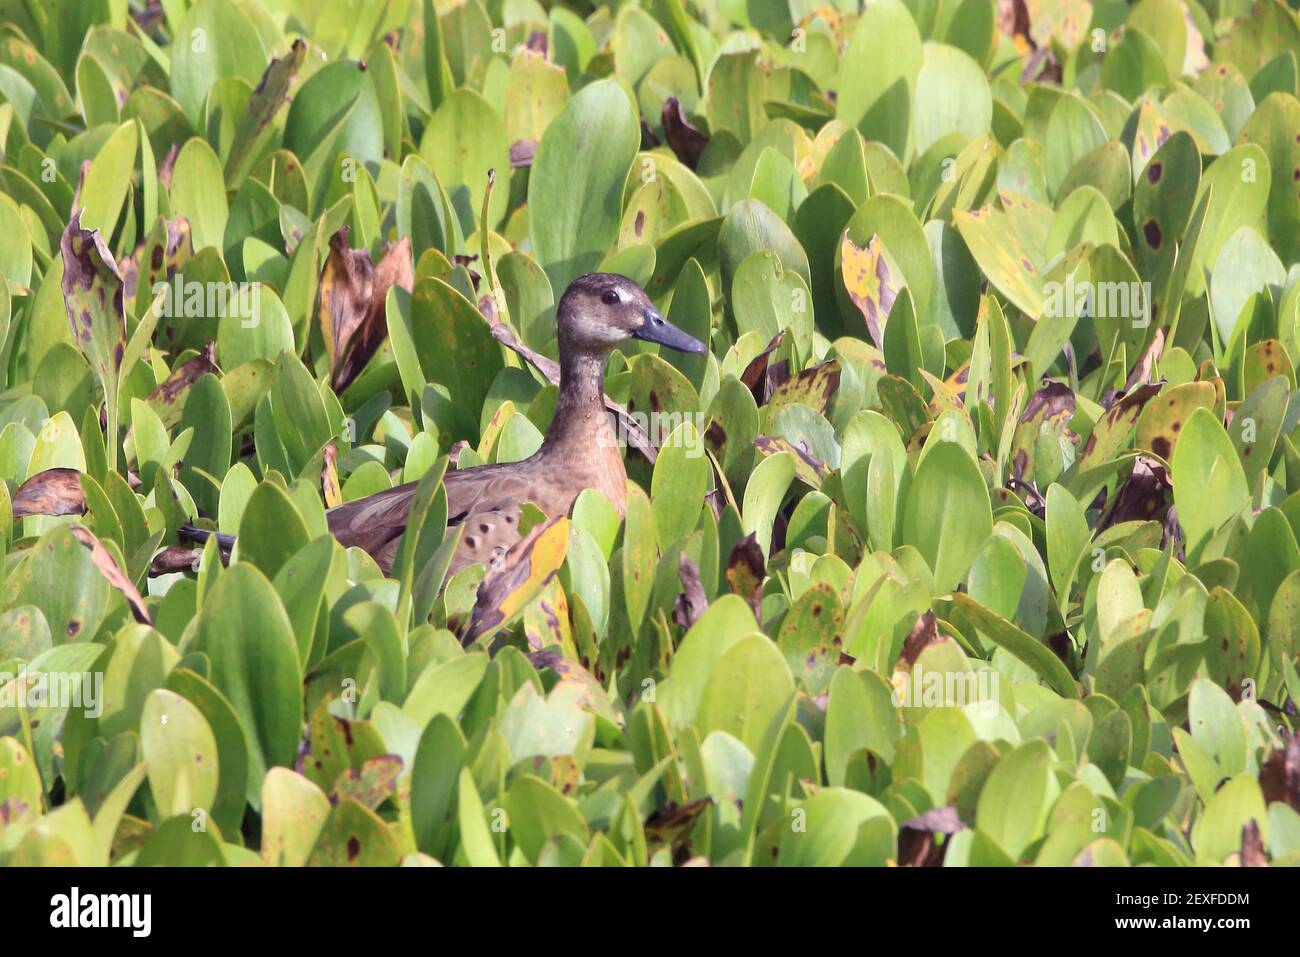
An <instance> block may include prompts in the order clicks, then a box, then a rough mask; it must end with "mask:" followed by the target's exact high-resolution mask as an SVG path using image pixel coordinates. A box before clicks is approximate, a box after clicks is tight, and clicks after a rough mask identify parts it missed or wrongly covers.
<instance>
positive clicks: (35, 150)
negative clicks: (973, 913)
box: [0, 0, 1300, 866]
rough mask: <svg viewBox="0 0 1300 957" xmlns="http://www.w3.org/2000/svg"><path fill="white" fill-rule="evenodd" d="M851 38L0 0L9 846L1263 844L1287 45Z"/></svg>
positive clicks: (1299, 677)
mask: <svg viewBox="0 0 1300 957" xmlns="http://www.w3.org/2000/svg"><path fill="white" fill-rule="evenodd" d="M858 7H859V4H858V3H857V2H856V0H825V3H820V4H819V3H815V2H813V0H788V2H786V0H770V2H748V3H746V2H742V0H639V2H610V3H606V4H602V5H600V6H595V7H593V6H591V5H590V4H588V3H583V2H578V3H574V4H558V3H557V4H553V5H552V4H542V3H540V2H538V0H460V2H447V3H444V2H441V0H439V2H436V3H435V2H433V0H387V2H379V0H330V2H328V3H321V2H316V0H161V2H159V0H150V2H148V3H145V2H142V0H130V2H128V0H80V2H77V3H60V2H58V0H0V21H5V22H4V23H3V26H2V27H0V154H2V155H3V166H2V167H0V272H2V273H3V276H4V279H5V282H4V283H0V338H2V340H3V352H2V353H0V376H3V377H4V381H3V386H4V392H3V394H0V478H3V479H4V481H3V482H2V483H0V549H2V550H3V555H4V562H3V579H2V581H0V861H5V862H8V863H11V864H17V863H26V864H53V863H66V862H79V863H82V864H103V863H108V862H110V861H111V862H113V863H119V864H131V863H135V864H157V863H162V864H175V863H225V864H257V863H270V864H303V863H312V864H334V863H339V864H397V863H399V862H401V863H408V864H409V863H414V864H419V863H432V862H435V861H437V862H442V863H447V864H452V863H455V864H496V863H509V864H555V863H559V864H576V863H579V862H581V863H585V864H598V865H609V864H646V863H651V864H668V863H682V862H684V861H687V860H690V859H702V860H706V861H710V862H713V863H716V864H773V863H776V864H877V865H883V864H890V863H899V864H917V865H922V864H924V865H933V864H938V863H942V864H945V865H948V866H954V865H964V864H983V865H988V864H1011V863H1015V862H1032V863H1036V864H1048V865H1051V864H1071V863H1075V864H1097V865H1114V864H1120V865H1122V864H1149V863H1154V864H1186V863H1220V862H1240V863H1245V864H1258V863H1263V862H1266V861H1272V862H1274V863H1291V864H1295V863H1300V737H1297V736H1296V734H1295V732H1294V730H1293V729H1294V727H1295V725H1296V722H1297V712H1296V703H1297V701H1300V674H1298V672H1297V668H1298V662H1300V546H1298V545H1297V540H1298V539H1300V400H1298V399H1297V396H1296V362H1297V361H1298V360H1300V101H1298V100H1297V56H1298V55H1300V17H1298V16H1297V13H1296V11H1295V9H1294V8H1293V7H1291V6H1288V5H1287V4H1286V3H1285V2H1282V0H1255V2H1250V0H1140V2H1137V3H1135V4H1132V5H1129V4H1128V3H1126V2H1123V0H1095V2H1092V3H1090V2H1088V0H955V2H952V3H942V2H939V0H869V2H868V3H866V4H864V5H863V9H862V10H859V9H858ZM596 269H600V270H603V271H610V272H618V273H622V274H624V275H627V276H629V277H631V278H633V279H635V280H636V281H637V282H639V283H640V284H641V285H642V286H643V287H644V288H645V289H646V290H647V292H648V293H649V295H650V296H651V297H652V298H653V300H654V302H655V303H656V304H657V305H658V306H659V307H660V309H661V310H662V312H663V313H664V314H665V315H666V316H667V317H668V318H669V320H670V321H671V322H673V323H674V324H676V325H677V326H679V327H681V328H682V329H684V330H686V331H687V332H689V333H690V334H692V335H694V336H696V337H698V338H699V339H701V340H704V341H706V342H708V343H709V345H710V349H711V352H710V354H709V355H707V356H691V355H686V354H683V353H672V352H669V351H668V350H664V351H663V353H662V354H660V352H659V350H658V349H657V348H656V347H654V346H649V345H646V344H638V345H637V346H636V347H634V348H622V349H620V350H619V351H617V352H616V353H615V354H614V356H613V358H612V360H611V362H610V366H609V369H608V376H607V379H606V391H607V393H608V394H609V396H610V397H611V399H612V400H613V401H614V402H615V403H616V404H618V405H619V406H620V409H619V411H618V416H619V418H618V422H619V430H620V435H623V436H625V437H627V438H628V440H629V443H630V447H629V448H628V450H627V452H626V462H627V468H628V472H629V476H630V483H631V484H630V486H629V495H628V503H627V514H626V517H625V518H623V517H621V516H619V515H618V513H617V512H616V511H615V509H613V508H612V507H611V506H610V505H609V503H608V502H606V501H605V499H603V498H602V497H600V496H599V495H598V494H596V493H594V492H587V493H584V495H583V496H582V497H581V498H580V499H579V501H578V502H577V504H576V506H575V507H574V509H573V510H572V514H571V515H569V516H544V515H541V514H537V513H536V511H535V510H533V511H528V510H527V509H526V513H527V516H528V520H529V524H530V525H532V526H533V527H534V528H537V529H540V533H539V534H538V535H535V536H533V537H532V539H531V547H529V548H526V549H521V550H516V551H515V552H512V553H511V554H510V556H509V557H508V559H507V561H506V563H505V566H503V567H500V568H494V569H493V570H492V571H491V572H485V569H484V568H483V567H482V566H476V567H473V568H470V569H468V570H466V571H462V572H460V573H458V574H456V575H455V576H452V577H451V578H450V580H449V581H446V582H445V583H444V578H445V577H446V576H445V572H446V569H447V568H448V561H449V557H450V550H451V549H452V548H454V547H455V542H456V540H457V536H458V535H460V534H461V530H460V529H459V528H457V527H455V526H454V524H453V526H452V527H449V526H448V514H447V512H448V509H447V499H446V494H445V490H444V489H443V488H442V486H441V484H440V480H441V476H442V475H444V474H445V470H446V469H448V468H466V467H470V466H473V465H477V464H482V463H490V462H506V461H513V460H517V459H521V458H524V457H526V456H527V455H529V454H530V453H532V452H533V451H534V450H535V449H536V448H537V447H538V445H539V443H540V441H541V438H542V434H543V432H544V431H545V428H546V426H547V424H548V422H549V420H550V417H551V414H552V411H553V409H554V407H555V399H556V378H557V376H556V369H555V365H554V362H553V360H554V358H555V356H556V343H555V334H554V328H555V303H556V301H557V299H558V298H559V295H560V293H562V292H563V290H564V288H565V287H566V285H567V284H568V283H569V281H570V280H572V279H573V278H575V277H576V276H578V275H580V274H582V273H585V272H588V271H591V270H596ZM647 438H648V439H650V440H651V441H647ZM656 446H657V448H656ZM420 479H423V482H422V484H421V486H420V489H419V492H418V494H417V495H416V497H415V506H414V508H413V509H412V513H411V523H410V525H409V527H408V529H407V531H406V533H405V535H404V537H403V539H402V542H401V549H400V552H399V557H398V560H397V564H396V565H395V567H394V569H393V571H392V573H391V574H390V575H385V574H384V573H383V572H382V571H381V570H380V568H379V567H378V565H377V564H376V563H375V561H373V560H372V558H371V557H370V556H368V555H367V554H366V553H364V552H362V551H360V550H358V549H355V548H353V549H344V548H343V547H342V546H341V545H339V544H338V542H337V541H336V540H335V539H334V538H332V537H331V536H329V535H328V534H327V531H326V516H325V511H326V509H327V508H328V507H330V506H332V505H336V504H339V503H341V502H345V501H350V500H354V499H357V498H360V497H363V496H366V495H370V494H372V493H375V492H379V491H382V490H384V489H387V488H390V487H391V486H393V485H394V484H398V483H401V482H407V481H415V480H420ZM193 529H198V530H208V531H218V532H220V533H222V536H221V537H218V536H211V537H208V538H207V539H206V543H205V544H202V545H200V544H197V543H196V539H200V538H202V536H201V535H200V534H197V533H196V532H195V531H193ZM227 536H229V537H227ZM231 538H234V539H235V544H234V547H233V551H231V550H230V549H229V542H230V539H231ZM227 551H231V553H230V554H223V553H224V552H227ZM485 574H487V575H489V576H491V578H490V580H489V581H487V582H486V584H484V586H483V588H482V589H480V587H479V586H480V582H481V581H483V579H484V576H485ZM444 585H445V587H444ZM476 604H477V607H476ZM466 639H469V640H468V641H466Z"/></svg>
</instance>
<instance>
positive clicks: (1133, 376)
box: [1124, 326, 1165, 392]
mask: <svg viewBox="0 0 1300 957" xmlns="http://www.w3.org/2000/svg"><path fill="white" fill-rule="evenodd" d="M1164 351H1165V330H1164V327H1163V326H1162V327H1161V328H1159V329H1157V330H1156V334H1155V336H1154V337H1153V338H1152V340H1151V345H1149V346H1147V348H1146V351H1145V352H1143V353H1142V357H1141V358H1140V359H1138V361H1137V362H1136V363H1134V365H1133V369H1132V371H1130V372H1129V374H1128V379H1127V381H1125V383H1124V391H1125V392H1128V391H1129V390H1131V389H1132V388H1133V387H1134V386H1136V385H1142V384H1144V383H1147V382H1150V381H1151V372H1152V370H1154V369H1155V366H1156V363H1157V362H1159V361H1160V357H1161V356H1162V355H1163V354H1164Z"/></svg>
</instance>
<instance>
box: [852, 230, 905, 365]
mask: <svg viewBox="0 0 1300 957" xmlns="http://www.w3.org/2000/svg"><path fill="white" fill-rule="evenodd" d="M840 276H841V277H842V278H843V280H844V288H845V289H846V290H847V291H848V294H849V298H850V299H851V300H853V304H854V305H855V306H857V307H858V311H859V312H860V313H862V318H863V320H864V321H865V322H866V324H867V332H868V333H870V334H871V340H872V341H873V342H874V343H875V344H876V348H877V349H883V348H884V347H885V322H886V320H887V319H888V318H889V311H890V310H891V309H893V308H894V300H895V299H896V298H897V297H898V290H899V287H900V286H901V285H902V283H901V282H900V281H899V280H900V278H901V276H902V273H901V272H900V271H899V270H898V267H897V266H894V265H892V264H891V263H890V261H889V257H888V255H887V253H886V252H885V244H884V242H883V241H881V239H880V237H879V236H872V237H871V240H870V241H869V242H868V243H867V245H866V248H863V247H860V246H858V245H857V244H856V243H854V242H853V240H852V239H850V238H849V231H848V230H847V229H846V230H844V234H843V235H842V236H841V237H840Z"/></svg>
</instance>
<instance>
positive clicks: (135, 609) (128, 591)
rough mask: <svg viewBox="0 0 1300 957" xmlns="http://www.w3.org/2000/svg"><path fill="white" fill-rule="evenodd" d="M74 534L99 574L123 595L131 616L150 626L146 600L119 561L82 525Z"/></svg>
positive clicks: (73, 529)
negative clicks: (129, 607)
mask: <svg viewBox="0 0 1300 957" xmlns="http://www.w3.org/2000/svg"><path fill="white" fill-rule="evenodd" d="M71 531H72V534H73V535H75V536H76V537H77V541H79V542H81V544H82V545H84V546H85V547H86V549H87V550H88V551H89V552H90V560H91V561H93V562H94V563H95V567H96V568H98V569H99V573H100V574H101V575H103V576H104V580H105V581H107V582H108V583H109V584H110V585H112V586H113V587H114V588H116V589H117V590H118V591H119V592H121V593H122V597H123V598H125V599H126V603H127V604H128V605H130V606H131V614H133V615H134V616H135V620H136V621H138V622H141V623H142V624H146V625H147V624H150V619H149V611H148V609H147V608H145V606H144V598H142V597H141V596H140V592H138V591H137V590H136V587H135V585H133V584H132V583H131V579H129V578H127V577H126V575H125V573H123V571H122V569H121V568H119V567H118V564H117V561H116V560H115V559H114V558H113V556H112V555H110V554H109V553H108V549H106V548H105V547H104V546H103V544H102V543H101V542H100V540H99V539H98V538H96V537H95V536H94V535H93V534H91V532H90V530H89V529H87V528H83V527H82V526H80V525H73V526H71Z"/></svg>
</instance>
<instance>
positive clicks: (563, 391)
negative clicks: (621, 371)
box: [543, 352, 613, 455]
mask: <svg viewBox="0 0 1300 957" xmlns="http://www.w3.org/2000/svg"><path fill="white" fill-rule="evenodd" d="M605 360H606V356H605V355H604V354H594V353H590V352H566V354H565V355H562V356H561V357H560V394H559V397H558V398H557V400H556V402H555V416H554V418H552V419H551V425H550V428H548V429H547V430H546V438H545V440H544V442H543V448H554V447H557V446H565V447H568V448H570V449H572V448H573V447H574V446H575V445H576V446H580V447H584V448H586V449H587V453H586V454H589V455H592V454H595V451H596V448H595V444H596V443H597V442H598V441H599V440H600V439H601V438H604V437H607V436H606V433H610V435H609V436H608V437H609V438H611V439H612V438H613V436H612V433H611V430H610V426H609V418H608V413H607V412H606V411H605Z"/></svg>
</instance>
